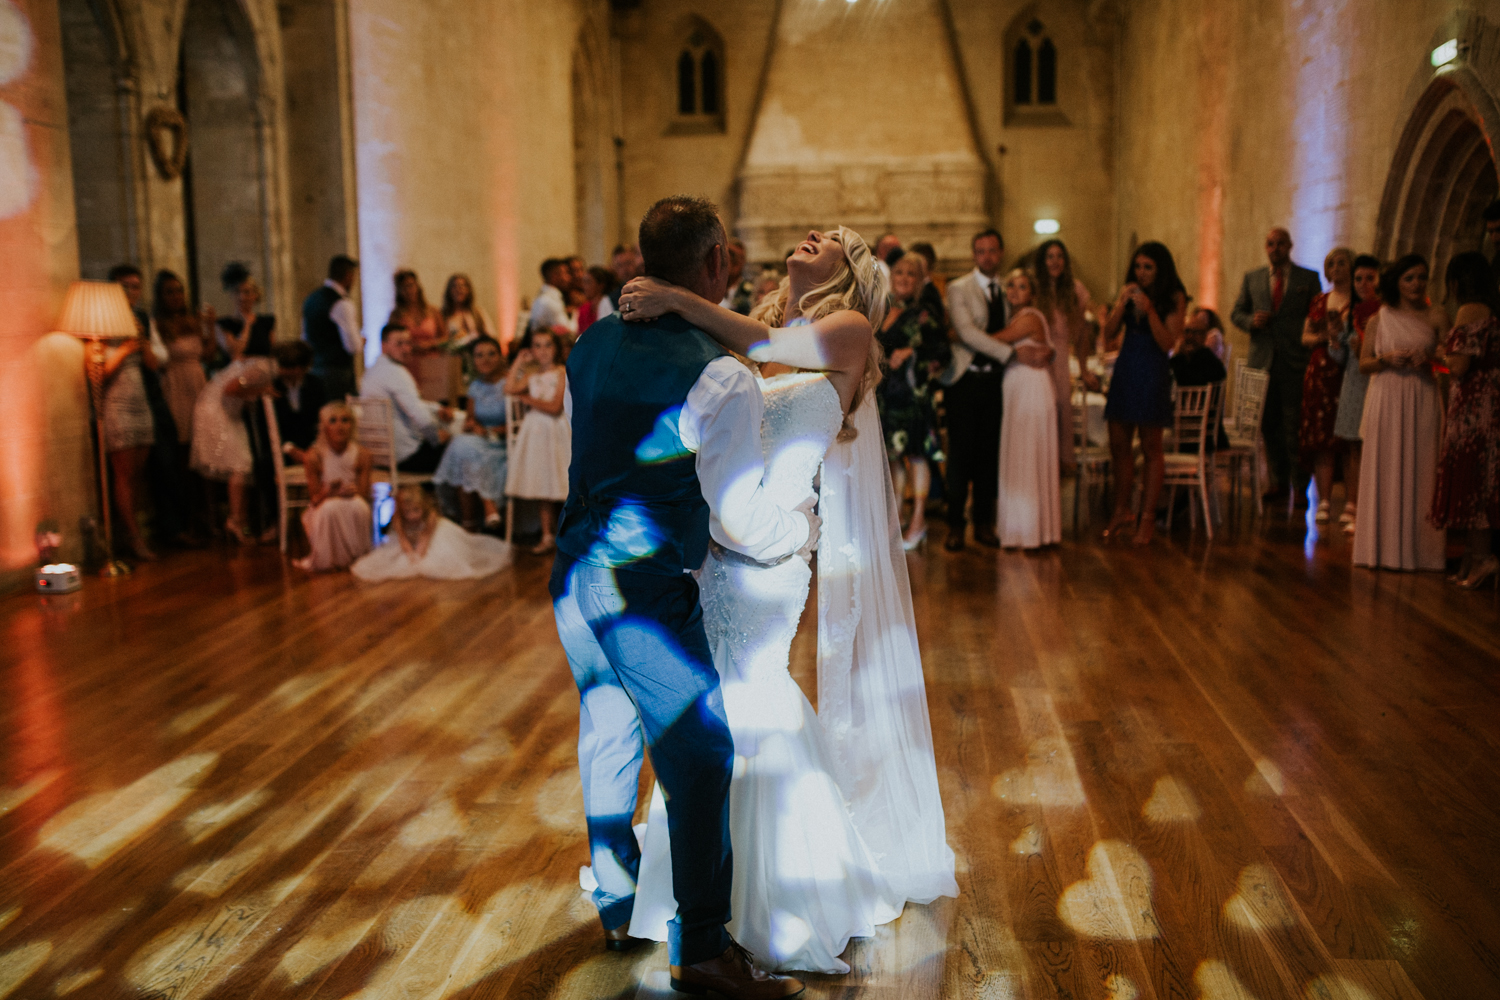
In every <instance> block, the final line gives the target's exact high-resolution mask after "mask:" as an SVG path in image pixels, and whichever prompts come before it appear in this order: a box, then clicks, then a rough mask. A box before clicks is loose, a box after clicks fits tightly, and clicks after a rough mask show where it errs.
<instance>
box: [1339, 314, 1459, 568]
mask: <svg viewBox="0 0 1500 1000" xmlns="http://www.w3.org/2000/svg"><path fill="white" fill-rule="evenodd" d="M1374 336H1375V344H1374V350H1375V353H1377V354H1384V353H1387V352H1389V351H1398V350H1425V351H1431V350H1432V348H1433V346H1434V344H1436V342H1437V335H1436V333H1434V331H1433V329H1432V327H1431V326H1429V325H1428V323H1427V318H1426V317H1425V316H1424V315H1422V314H1420V313H1415V312H1410V311H1408V310H1404V309H1391V308H1390V307H1388V306H1382V307H1381V310H1380V322H1379V324H1378V325H1377V326H1376V328H1375V334H1374ZM1440 407H1441V401H1440V400H1439V398H1438V388H1437V382H1436V381H1435V380H1434V379H1433V377H1432V369H1431V367H1430V366H1427V365H1423V366H1422V367H1420V368H1388V369H1386V370H1385V371H1380V372H1376V373H1375V374H1373V375H1371V376H1370V386H1369V388H1368V389H1367V390H1366V392H1365V416H1364V421H1363V422H1362V423H1361V425H1360V437H1361V438H1363V439H1364V443H1365V444H1364V464H1363V466H1362V468H1361V469H1360V477H1359V517H1358V518H1356V519H1355V522H1354V524H1355V528H1354V565H1356V566H1369V567H1372V568H1382V569H1428V570H1433V569H1436V570H1440V569H1442V568H1443V557H1444V551H1443V550H1444V544H1445V543H1444V536H1443V532H1441V531H1439V530H1438V529H1437V528H1434V527H1433V526H1432V524H1431V523H1430V522H1429V521H1428V519H1427V513H1428V510H1429V508H1430V506H1431V504H1432V493H1433V488H1434V487H1435V486H1436V483H1437V458H1438V432H1439V427H1440V425H1441V424H1442V412H1441V409H1440Z"/></svg>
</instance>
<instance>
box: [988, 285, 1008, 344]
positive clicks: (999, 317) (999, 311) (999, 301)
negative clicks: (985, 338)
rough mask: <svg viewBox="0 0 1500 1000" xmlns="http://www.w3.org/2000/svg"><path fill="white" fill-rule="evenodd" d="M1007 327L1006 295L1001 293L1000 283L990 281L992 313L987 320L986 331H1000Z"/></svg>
mask: <svg viewBox="0 0 1500 1000" xmlns="http://www.w3.org/2000/svg"><path fill="white" fill-rule="evenodd" d="M1003 329H1005V296H1003V295H1001V294H1000V283H999V282H997V281H992V282H990V315H989V319H988V320H986V321H985V324H984V332H985V333H998V332H1000V331H1001V330H1003Z"/></svg>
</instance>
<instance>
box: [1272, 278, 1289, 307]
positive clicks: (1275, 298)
mask: <svg viewBox="0 0 1500 1000" xmlns="http://www.w3.org/2000/svg"><path fill="white" fill-rule="evenodd" d="M1285 294H1286V278H1285V276H1284V275H1283V274H1282V272H1281V271H1277V272H1276V277H1274V278H1273V279H1271V311H1272V312H1279V311H1280V310H1281V297H1282V296H1283V295H1285Z"/></svg>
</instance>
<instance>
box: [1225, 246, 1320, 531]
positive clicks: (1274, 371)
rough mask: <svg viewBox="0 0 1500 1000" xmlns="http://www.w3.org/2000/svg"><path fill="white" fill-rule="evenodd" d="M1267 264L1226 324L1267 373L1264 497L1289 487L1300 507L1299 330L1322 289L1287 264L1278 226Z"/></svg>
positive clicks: (1303, 363) (1250, 275)
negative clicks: (1267, 481)
mask: <svg viewBox="0 0 1500 1000" xmlns="http://www.w3.org/2000/svg"><path fill="white" fill-rule="evenodd" d="M1266 261H1267V266H1266V267H1262V268H1258V269H1256V270H1254V271H1250V272H1247V273H1246V275H1245V278H1244V281H1243V282H1242V283H1241V284H1240V294H1239V297H1238V298H1236V299H1235V301H1234V311H1233V313H1232V315H1231V318H1232V319H1233V320H1234V325H1235V326H1237V327H1239V328H1240V329H1241V330H1244V331H1245V332H1246V333H1248V334H1249V335H1250V367H1251V368H1257V369H1260V370H1262V371H1267V372H1269V373H1270V384H1269V386H1268V387H1267V390H1266V405H1265V410H1264V415H1263V416H1262V417H1261V424H1260V429H1261V436H1262V437H1263V438H1265V442H1266V458H1267V461H1268V462H1269V463H1270V465H1271V475H1272V476H1273V477H1274V478H1275V481H1276V482H1275V485H1273V487H1272V489H1271V490H1269V491H1267V496H1268V497H1269V496H1271V495H1272V494H1284V493H1285V491H1286V490H1287V488H1288V487H1290V488H1291V489H1292V490H1293V491H1294V493H1295V494H1296V496H1297V497H1298V498H1300V499H1298V500H1297V503H1298V504H1299V505H1300V504H1301V503H1302V502H1303V501H1304V500H1305V499H1306V493H1307V490H1306V487H1307V478H1306V476H1305V475H1304V474H1303V472H1302V470H1301V463H1300V461H1299V459H1300V457H1301V442H1300V440H1299V438H1298V433H1299V430H1300V427H1301V421H1302V377H1303V373H1304V372H1305V371H1306V370H1307V358H1308V350H1307V348H1305V347H1303V346H1302V325H1303V323H1305V322H1306V320H1307V311H1308V310H1309V309H1310V308H1312V300H1313V296H1314V295H1317V294H1318V293H1319V292H1321V291H1322V290H1323V284H1322V282H1320V281H1319V280H1318V276H1317V274H1316V273H1314V272H1312V271H1309V270H1308V269H1307V268H1305V267H1300V266H1298V265H1297V264H1294V263H1292V237H1291V234H1290V233H1288V232H1287V231H1286V230H1285V229H1283V228H1282V227H1280V226H1277V227H1276V228H1274V229H1272V230H1271V231H1270V232H1269V233H1267V234H1266Z"/></svg>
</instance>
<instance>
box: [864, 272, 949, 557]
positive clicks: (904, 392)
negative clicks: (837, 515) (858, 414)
mask: <svg viewBox="0 0 1500 1000" xmlns="http://www.w3.org/2000/svg"><path fill="white" fill-rule="evenodd" d="M926 282H927V261H926V259H925V258H923V257H922V255H921V254H917V253H909V254H907V255H906V256H904V257H902V258H901V259H900V260H899V261H897V262H896V265H895V266H894V267H892V268H891V299H892V302H891V306H890V308H889V309H887V310H886V314H885V320H884V322H883V323H882V324H881V328H880V331H879V333H878V334H877V337H876V339H878V340H879V341H880V346H881V348H882V349H883V350H884V353H885V363H884V365H882V370H883V374H884V378H882V379H881V381H880V385H879V387H878V388H877V390H876V393H875V402H876V404H877V405H878V408H879V412H880V426H881V428H882V429H883V430H884V432H885V452H886V457H887V459H889V461H890V463H891V479H892V482H893V484H894V486H895V490H896V502H897V503H898V504H900V503H902V502H903V500H904V498H905V496H906V482H907V470H908V468H909V469H910V471H911V487H912V515H911V522H910V524H909V525H908V526H907V529H906V535H905V539H904V543H905V545H906V548H907V549H908V550H911V549H914V548H916V547H917V546H918V545H920V544H921V543H922V541H923V540H924V539H926V537H927V495H928V493H929V492H930V490H931V488H932V471H931V466H930V465H929V463H931V462H941V461H943V446H942V441H941V439H940V438H939V436H938V421H937V408H936V405H935V403H934V401H933V395H934V393H936V391H937V388H938V381H937V376H938V375H939V374H941V373H942V371H943V370H944V369H945V368H947V367H948V363H949V361H950V360H951V358H952V354H953V351H952V348H951V347H950V346H949V344H948V323H947V318H946V316H945V315H944V310H943V302H942V298H941V297H939V298H938V300H937V301H936V302H933V301H931V299H929V298H926V297H924V296H923V295H922V292H923V290H924V289H925V288H928V287H931V286H929V285H927V283H926Z"/></svg>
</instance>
